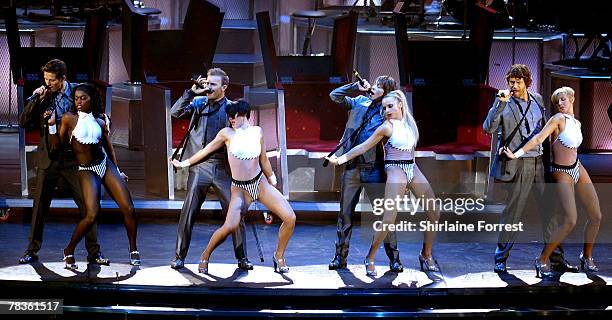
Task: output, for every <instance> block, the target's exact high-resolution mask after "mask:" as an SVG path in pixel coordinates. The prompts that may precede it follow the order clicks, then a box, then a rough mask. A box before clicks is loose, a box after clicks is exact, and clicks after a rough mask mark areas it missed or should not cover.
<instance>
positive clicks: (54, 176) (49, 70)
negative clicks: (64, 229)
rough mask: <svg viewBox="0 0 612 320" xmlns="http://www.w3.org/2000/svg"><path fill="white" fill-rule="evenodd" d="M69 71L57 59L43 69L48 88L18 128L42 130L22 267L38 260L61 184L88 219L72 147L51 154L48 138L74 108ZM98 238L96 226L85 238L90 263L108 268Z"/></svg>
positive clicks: (39, 91)
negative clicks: (47, 218) (53, 124)
mask: <svg viewBox="0 0 612 320" xmlns="http://www.w3.org/2000/svg"><path fill="white" fill-rule="evenodd" d="M66 71H67V69H66V64H65V63H64V62H63V61H61V60H58V59H53V60H51V61H49V62H47V63H46V64H45V65H44V66H43V67H42V72H43V78H44V80H45V85H43V86H41V87H40V88H37V89H36V90H34V95H33V98H32V99H30V101H29V102H28V103H27V105H26V107H25V110H24V111H23V113H22V114H21V116H20V119H19V125H20V126H21V127H22V128H38V129H39V130H40V142H39V144H38V150H37V151H38V152H37V157H38V161H37V166H38V168H37V170H36V192H35V193H34V208H33V209H32V225H31V228H30V237H29V244H28V248H27V249H26V251H25V253H24V255H23V256H22V257H21V258H20V259H19V263H22V264H23V263H31V262H34V261H36V260H38V251H39V250H40V247H41V246H42V240H43V227H44V218H45V216H46V215H47V213H48V212H49V207H50V205H51V199H52V198H53V195H54V193H55V190H56V186H57V185H58V184H64V185H66V186H67V187H68V188H69V189H70V191H71V193H72V197H73V199H74V202H75V203H76V204H77V206H78V208H79V211H80V213H81V217H84V216H85V207H84V204H83V196H82V193H81V187H80V185H79V179H78V171H77V162H76V159H75V157H74V154H73V153H72V150H71V149H70V146H69V145H63V146H62V147H61V148H60V149H59V150H52V148H51V140H50V137H49V134H54V132H51V130H58V131H59V128H60V126H61V119H62V115H63V114H64V113H65V112H66V111H68V110H70V108H71V107H72V105H73V101H72V97H71V95H72V85H71V84H70V82H68V80H66ZM53 113H55V119H56V125H57V126H56V127H50V126H49V125H48V120H49V118H50V117H51V115H52V114H53ZM96 234H97V230H96V225H95V224H94V226H93V228H92V229H91V231H90V232H89V233H87V235H86V236H85V247H86V248H87V253H88V257H87V260H88V261H89V262H90V263H94V264H102V265H108V264H109V263H110V261H109V260H108V259H106V258H105V257H104V255H102V252H100V245H98V240H97V237H96Z"/></svg>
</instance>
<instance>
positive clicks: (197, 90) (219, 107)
mask: <svg viewBox="0 0 612 320" xmlns="http://www.w3.org/2000/svg"><path fill="white" fill-rule="evenodd" d="M196 82H197V84H194V85H193V86H192V87H191V88H190V89H188V90H186V91H185V93H184V94H183V96H181V97H180V98H179V99H178V100H177V101H176V102H175V103H174V105H173V106H172V109H171V114H172V117H174V118H191V121H190V129H191V131H190V132H189V138H188V139H187V141H186V142H185V146H184V150H183V157H184V158H185V159H186V158H188V157H191V156H192V155H194V154H195V153H196V152H197V151H199V150H200V149H202V148H203V147H204V146H206V145H207V144H208V143H210V142H211V141H212V140H213V139H214V138H215V137H216V136H217V133H218V132H219V131H221V129H223V128H225V127H227V126H228V125H229V120H228V118H227V114H226V112H225V108H226V106H227V103H228V101H229V100H228V99H227V97H226V96H225V90H226V88H227V85H228V84H229V77H228V76H227V74H226V73H225V72H224V71H223V70H221V69H219V68H213V69H210V70H208V73H207V76H206V78H198V79H197V80H196ZM203 94H206V95H205V96H200V97H198V98H197V99H194V98H195V97H196V96H197V95H203ZM226 162H227V151H226V150H225V148H221V149H219V150H217V151H215V152H214V153H212V154H211V155H210V156H209V157H208V158H207V159H205V160H204V161H202V162H200V163H197V164H194V165H193V166H191V167H190V168H189V176H188V178H187V194H186V195H185V202H184V203H183V208H182V209H181V216H180V219H179V224H178V230H177V237H176V253H175V258H174V261H172V264H171V265H170V266H171V267H172V268H173V269H180V268H182V267H183V266H184V265H185V257H186V256H187V251H188V250H189V243H190V242H191V232H192V231H193V224H194V223H195V216H196V214H197V213H198V212H199V211H200V208H201V207H202V203H204V200H205V199H206V193H207V192H208V190H209V189H210V187H212V188H213V189H214V190H215V193H216V194H217V197H218V198H219V201H220V202H221V208H222V212H223V215H226V214H227V208H228V205H229V200H230V186H231V178H230V175H229V174H228V172H229V167H228V165H227V163H226ZM247 209H248V208H243V210H244V211H243V213H244V212H246V211H247ZM244 229H245V228H244V221H243V220H242V219H241V220H240V228H239V230H238V231H237V232H235V233H234V234H232V240H233V244H234V253H235V256H236V259H237V260H238V267H239V268H240V269H244V270H251V269H253V264H251V263H250V262H249V260H248V259H247V250H246V243H245V241H244V239H245V234H244Z"/></svg>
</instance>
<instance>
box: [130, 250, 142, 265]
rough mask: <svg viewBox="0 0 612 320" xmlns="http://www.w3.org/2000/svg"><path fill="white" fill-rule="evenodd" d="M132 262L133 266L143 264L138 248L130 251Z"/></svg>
mask: <svg viewBox="0 0 612 320" xmlns="http://www.w3.org/2000/svg"><path fill="white" fill-rule="evenodd" d="M130 264H131V265H133V266H139V265H140V264H141V261H140V252H138V251H136V250H134V251H131V252H130Z"/></svg>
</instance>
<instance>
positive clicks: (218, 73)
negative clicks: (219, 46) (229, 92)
mask: <svg viewBox="0 0 612 320" xmlns="http://www.w3.org/2000/svg"><path fill="white" fill-rule="evenodd" d="M206 74H207V77H209V76H219V77H221V84H222V85H227V84H229V77H228V76H227V73H225V71H223V69H221V68H212V69H208V72H207V73H206Z"/></svg>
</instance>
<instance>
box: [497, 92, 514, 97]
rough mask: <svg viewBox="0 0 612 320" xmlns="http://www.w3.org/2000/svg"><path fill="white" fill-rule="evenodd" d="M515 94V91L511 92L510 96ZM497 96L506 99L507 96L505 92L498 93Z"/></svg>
mask: <svg viewBox="0 0 612 320" xmlns="http://www.w3.org/2000/svg"><path fill="white" fill-rule="evenodd" d="M513 92H514V91H513V90H510V95H512V93H513ZM495 96H496V97H497V98H505V97H506V95H505V94H504V93H503V92H498V93H496V94H495Z"/></svg>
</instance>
